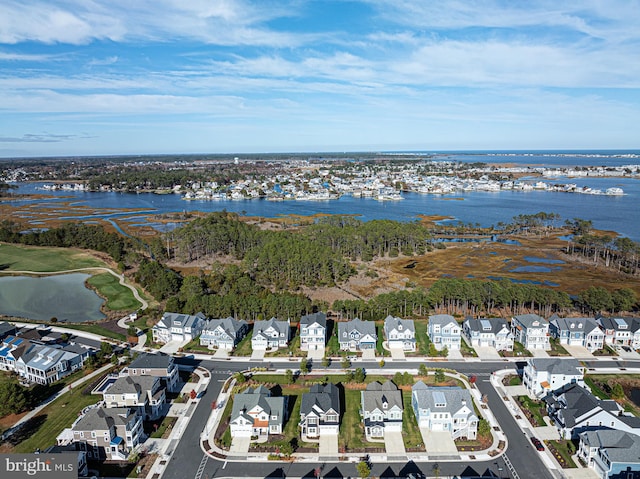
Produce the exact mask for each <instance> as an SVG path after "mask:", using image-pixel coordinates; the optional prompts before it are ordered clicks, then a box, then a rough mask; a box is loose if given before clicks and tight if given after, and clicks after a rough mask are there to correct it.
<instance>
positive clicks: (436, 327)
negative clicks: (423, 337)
mask: <svg viewBox="0 0 640 479" xmlns="http://www.w3.org/2000/svg"><path fill="white" fill-rule="evenodd" d="M461 332H462V328H460V325H459V324H458V322H457V321H456V319H455V318H454V317H453V316H451V315H450V314H434V315H432V316H429V324H428V326H427V334H429V338H430V339H431V342H432V343H433V345H434V346H435V348H436V349H437V350H438V351H441V350H443V349H445V348H446V349H448V350H449V351H451V350H457V349H460V346H461V344H462V336H461Z"/></svg>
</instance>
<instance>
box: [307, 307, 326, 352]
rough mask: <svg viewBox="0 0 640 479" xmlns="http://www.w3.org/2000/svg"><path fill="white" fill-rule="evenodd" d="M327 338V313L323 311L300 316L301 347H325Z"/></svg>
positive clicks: (311, 348)
mask: <svg viewBox="0 0 640 479" xmlns="http://www.w3.org/2000/svg"><path fill="white" fill-rule="evenodd" d="M326 338H327V315H326V314H325V313H322V312H318V313H313V314H306V315H304V316H302V317H301V318H300V349H301V350H302V351H309V350H312V351H316V350H319V349H324V345H325V342H326Z"/></svg>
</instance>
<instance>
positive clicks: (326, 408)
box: [300, 383, 341, 441]
mask: <svg viewBox="0 0 640 479" xmlns="http://www.w3.org/2000/svg"><path fill="white" fill-rule="evenodd" d="M340 414H341V409H340V393H339V391H338V388H337V386H336V385H335V384H333V383H328V384H327V385H325V386H323V385H321V384H314V385H313V386H311V388H310V389H309V392H308V393H304V394H303V395H302V402H301V404H300V434H301V436H302V440H303V441H309V440H315V439H318V438H319V437H320V435H326V434H338V430H339V428H340Z"/></svg>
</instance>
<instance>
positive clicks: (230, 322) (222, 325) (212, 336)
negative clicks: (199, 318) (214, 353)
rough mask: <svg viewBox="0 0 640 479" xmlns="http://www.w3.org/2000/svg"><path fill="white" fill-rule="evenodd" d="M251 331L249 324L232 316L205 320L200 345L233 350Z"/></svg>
mask: <svg viewBox="0 0 640 479" xmlns="http://www.w3.org/2000/svg"><path fill="white" fill-rule="evenodd" d="M248 332H249V324H248V323H247V322H246V321H244V320H242V319H233V318H232V317H228V318H222V319H210V320H209V321H205V322H204V323H203V326H202V333H201V334H200V346H207V347H208V348H209V349H226V350H227V351H231V350H232V349H233V348H235V347H236V345H237V344H238V343H239V342H240V341H241V340H242V338H244V337H245V336H246V334H247V333H248Z"/></svg>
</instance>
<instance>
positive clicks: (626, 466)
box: [577, 429, 640, 479]
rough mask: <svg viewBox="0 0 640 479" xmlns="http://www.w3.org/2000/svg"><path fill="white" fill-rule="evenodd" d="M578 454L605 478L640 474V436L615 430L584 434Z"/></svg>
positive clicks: (632, 477) (629, 477)
mask: <svg viewBox="0 0 640 479" xmlns="http://www.w3.org/2000/svg"><path fill="white" fill-rule="evenodd" d="M577 454H578V457H579V458H580V459H582V460H583V461H584V462H585V464H587V466H588V467H590V468H591V469H593V470H594V471H595V472H596V474H597V475H598V477H600V478H602V479H609V478H611V479H613V478H623V479H637V478H638V477H640V436H637V435H635V434H629V433H628V432H624V431H616V430H615V429H597V430H595V431H585V432H583V433H581V434H580V445H579V447H578V451H577Z"/></svg>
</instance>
